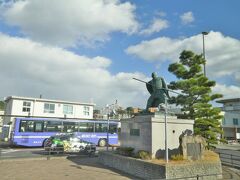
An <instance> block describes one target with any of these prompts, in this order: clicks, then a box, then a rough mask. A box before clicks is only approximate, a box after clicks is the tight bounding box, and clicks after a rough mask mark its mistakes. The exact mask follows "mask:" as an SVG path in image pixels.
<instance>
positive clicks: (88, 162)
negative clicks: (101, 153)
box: [67, 156, 139, 179]
mask: <svg viewBox="0 0 240 180" xmlns="http://www.w3.org/2000/svg"><path fill="white" fill-rule="evenodd" d="M67 159H68V160H69V161H72V162H73V163H75V164H76V165H71V167H73V168H77V169H81V170H85V171H89V173H91V172H93V171H94V172H98V173H99V176H104V175H111V176H116V177H117V176H124V177H126V178H129V179H139V178H138V177H135V176H132V175H129V174H127V173H124V172H122V171H119V170H117V169H114V168H111V167H108V166H105V165H102V164H100V163H99V162H98V157H97V156H90V157H89V156H81V157H77V156H76V157H68V158H67ZM86 166H89V167H94V168H89V169H88V168H86ZM109 170H110V171H109Z"/></svg>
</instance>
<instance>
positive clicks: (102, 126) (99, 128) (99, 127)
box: [95, 123, 107, 132]
mask: <svg viewBox="0 0 240 180" xmlns="http://www.w3.org/2000/svg"><path fill="white" fill-rule="evenodd" d="M95 132H107V124H106V123H95Z"/></svg>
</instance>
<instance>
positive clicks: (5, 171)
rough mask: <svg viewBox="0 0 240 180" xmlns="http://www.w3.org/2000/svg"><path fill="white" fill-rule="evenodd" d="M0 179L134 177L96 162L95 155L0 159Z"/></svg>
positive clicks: (121, 179)
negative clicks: (68, 157)
mask: <svg viewBox="0 0 240 180" xmlns="http://www.w3.org/2000/svg"><path fill="white" fill-rule="evenodd" d="M0 179H1V180H10V179H11V180H12V179H17V180H28V179H29V180H32V179H35V180H48V179H49V180H55V179H57V180H61V179H64V180H68V179H69V180H70V179H71V180H74V179H89V180H101V179H104V180H111V179H116V180H124V179H136V178H135V177H133V176H130V175H128V174H124V173H122V172H119V171H116V170H114V169H111V168H108V167H106V166H103V165H101V164H99V163H98V162H97V157H74V158H70V159H65V158H58V159H50V160H46V159H14V160H1V161H0Z"/></svg>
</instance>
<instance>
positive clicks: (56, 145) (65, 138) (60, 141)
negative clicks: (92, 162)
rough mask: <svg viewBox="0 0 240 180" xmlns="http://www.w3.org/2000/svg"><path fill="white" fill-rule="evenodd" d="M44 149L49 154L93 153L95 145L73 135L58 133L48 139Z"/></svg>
mask: <svg viewBox="0 0 240 180" xmlns="http://www.w3.org/2000/svg"><path fill="white" fill-rule="evenodd" d="M44 149H45V150H46V151H49V152H57V153H59V152H86V153H95V151H96V145H95V144H94V143H91V142H87V141H84V140H82V139H81V138H79V137H78V136H76V135H75V134H74V133H59V134H56V135H54V136H51V137H50V138H48V139H47V140H46V141H45V143H44Z"/></svg>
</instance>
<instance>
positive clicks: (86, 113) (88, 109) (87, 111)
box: [83, 106, 90, 116]
mask: <svg viewBox="0 0 240 180" xmlns="http://www.w3.org/2000/svg"><path fill="white" fill-rule="evenodd" d="M83 115H84V116H89V115H90V108H89V107H88V106H84V108H83Z"/></svg>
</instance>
